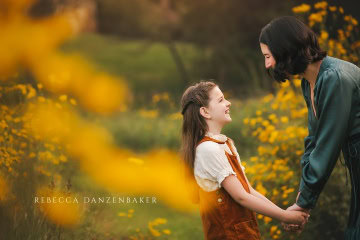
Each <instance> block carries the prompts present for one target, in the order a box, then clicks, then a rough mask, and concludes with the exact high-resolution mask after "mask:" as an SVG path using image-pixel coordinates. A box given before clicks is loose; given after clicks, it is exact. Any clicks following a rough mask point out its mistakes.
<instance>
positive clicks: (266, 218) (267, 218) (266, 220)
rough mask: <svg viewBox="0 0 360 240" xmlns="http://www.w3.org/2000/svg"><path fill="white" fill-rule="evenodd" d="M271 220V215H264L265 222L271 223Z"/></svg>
mask: <svg viewBox="0 0 360 240" xmlns="http://www.w3.org/2000/svg"><path fill="white" fill-rule="evenodd" d="M271 220H272V219H271V218H269V217H267V216H265V217H264V222H265V223H269V222H271Z"/></svg>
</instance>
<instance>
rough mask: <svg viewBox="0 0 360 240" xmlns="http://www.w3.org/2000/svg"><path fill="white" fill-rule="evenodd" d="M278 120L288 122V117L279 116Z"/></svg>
mask: <svg viewBox="0 0 360 240" xmlns="http://www.w3.org/2000/svg"><path fill="white" fill-rule="evenodd" d="M280 121H281V122H282V123H288V122H289V118H288V117H281V119H280Z"/></svg>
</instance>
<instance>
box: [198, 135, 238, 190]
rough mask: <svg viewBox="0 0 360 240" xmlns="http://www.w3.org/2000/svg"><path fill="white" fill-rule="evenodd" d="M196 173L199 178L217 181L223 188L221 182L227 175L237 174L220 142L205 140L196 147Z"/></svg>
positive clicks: (219, 186)
mask: <svg viewBox="0 0 360 240" xmlns="http://www.w3.org/2000/svg"><path fill="white" fill-rule="evenodd" d="M194 174H195V176H196V177H198V178H201V179H204V180H210V181H213V182H215V183H216V184H217V186H218V188H221V183H222V181H223V180H224V179H225V178H226V177H227V176H229V175H232V174H233V175H235V176H236V173H235V172H234V170H233V169H232V167H231V165H230V163H229V161H228V159H227V157H226V155H225V151H224V150H223V149H221V147H219V145H218V143H215V142H210V141H207V142H203V143H201V144H200V145H199V146H198V147H197V148H196V157H195V166H194ZM198 184H199V182H198ZM199 185H200V187H202V186H201V184H199ZM204 190H206V189H204Z"/></svg>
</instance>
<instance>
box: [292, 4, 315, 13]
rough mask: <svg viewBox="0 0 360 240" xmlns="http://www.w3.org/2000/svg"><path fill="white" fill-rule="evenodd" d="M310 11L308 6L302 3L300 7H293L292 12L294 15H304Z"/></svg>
mask: <svg viewBox="0 0 360 240" xmlns="http://www.w3.org/2000/svg"><path fill="white" fill-rule="evenodd" d="M310 9H311V6H310V5H308V4H305V3H303V4H301V5H300V6H297V7H293V8H292V11H293V12H294V13H304V12H308V11H309V10H310Z"/></svg>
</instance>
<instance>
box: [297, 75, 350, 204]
mask: <svg viewBox="0 0 360 240" xmlns="http://www.w3.org/2000/svg"><path fill="white" fill-rule="evenodd" d="M319 80H320V81H319ZM318 81H319V84H318V83H317V86H316V88H317V90H316V95H317V96H316V102H315V103H316V105H317V106H318V108H317V116H318V119H317V128H316V130H315V131H314V136H309V137H308V138H307V139H305V145H306V146H305V147H306V150H305V154H304V156H303V159H302V178H301V184H300V196H299V198H298V201H297V204H298V205H299V206H300V207H303V208H307V209H309V208H314V207H315V204H316V201H317V199H318V197H319V195H320V193H321V191H322V189H323V187H324V185H325V183H326V182H327V180H328V179H329V177H330V174H331V172H332V171H333V169H334V167H335V164H336V161H337V158H338V156H339V153H340V150H341V147H342V144H343V142H344V140H345V137H346V135H347V132H348V128H349V122H350V118H351V115H352V111H351V109H352V108H351V107H352V106H353V104H354V102H353V101H354V98H353V96H354V91H355V88H354V86H353V84H354V83H353V82H352V81H351V80H350V79H348V78H345V77H343V78H342V77H341V75H340V72H339V70H335V69H329V70H327V71H326V72H324V73H323V76H322V79H318Z"/></svg>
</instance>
